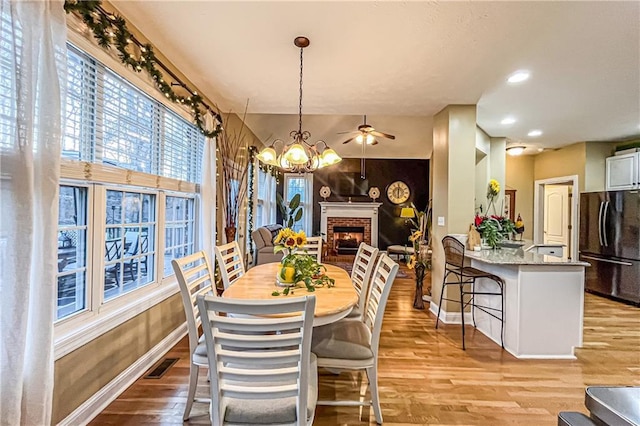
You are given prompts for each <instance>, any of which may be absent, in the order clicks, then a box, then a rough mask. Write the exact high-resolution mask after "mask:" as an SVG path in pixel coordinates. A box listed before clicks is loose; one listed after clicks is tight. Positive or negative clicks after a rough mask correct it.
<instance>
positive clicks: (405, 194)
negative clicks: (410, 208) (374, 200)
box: [387, 180, 411, 204]
mask: <svg viewBox="0 0 640 426" xmlns="http://www.w3.org/2000/svg"><path fill="white" fill-rule="evenodd" d="M409 195H411V190H410V189H409V187H408V186H407V184H406V183H404V182H402V181H401V180H398V181H395V182H393V183H392V184H391V185H389V186H388V187H387V197H388V198H389V201H391V202H392V203H394V204H401V203H404V202H406V201H407V200H408V199H409Z"/></svg>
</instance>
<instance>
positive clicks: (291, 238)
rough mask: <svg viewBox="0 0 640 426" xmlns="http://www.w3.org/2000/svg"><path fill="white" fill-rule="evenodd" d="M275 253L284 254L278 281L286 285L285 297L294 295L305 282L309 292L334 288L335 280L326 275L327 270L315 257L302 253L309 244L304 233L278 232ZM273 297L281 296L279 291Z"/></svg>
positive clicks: (287, 229)
mask: <svg viewBox="0 0 640 426" xmlns="http://www.w3.org/2000/svg"><path fill="white" fill-rule="evenodd" d="M273 242H274V248H273V252H274V253H279V252H284V253H285V255H284V256H283V257H282V260H281V261H280V268H279V270H278V275H277V278H278V281H279V282H280V283H282V284H285V285H286V287H285V289H284V290H283V291H282V293H283V294H284V295H288V294H293V292H294V290H293V289H294V287H296V286H297V284H298V283H300V282H303V283H304V285H305V287H306V289H307V291H315V289H316V287H322V286H327V287H333V286H334V285H335V280H334V279H333V278H330V277H329V276H327V275H326V270H327V268H326V267H324V266H323V265H320V264H319V263H318V262H317V261H316V257H315V256H310V255H308V254H306V253H300V250H304V246H305V245H306V244H307V236H306V234H305V233H304V231H299V232H295V231H293V229H291V228H284V229H281V230H280V232H278V235H277V236H276V238H275V239H274V241H273ZM272 295H273V296H279V295H280V292H279V291H274V292H273V293H272Z"/></svg>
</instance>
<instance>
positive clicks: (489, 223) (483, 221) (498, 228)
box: [474, 215, 516, 249]
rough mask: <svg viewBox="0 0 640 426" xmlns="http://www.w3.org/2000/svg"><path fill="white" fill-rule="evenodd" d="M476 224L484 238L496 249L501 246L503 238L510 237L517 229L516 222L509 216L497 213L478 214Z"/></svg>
mask: <svg viewBox="0 0 640 426" xmlns="http://www.w3.org/2000/svg"><path fill="white" fill-rule="evenodd" d="M474 225H475V227H476V230H477V231H478V232H479V233H480V236H481V237H482V239H483V240H484V241H485V242H486V243H487V245H488V246H489V247H491V248H494V249H495V248H498V247H499V246H500V242H501V241H502V240H504V239H509V236H510V235H512V234H513V233H515V230H516V227H515V224H514V223H513V222H512V221H511V220H510V219H509V218H508V217H504V216H497V215H491V216H480V215H476V217H475V219H474Z"/></svg>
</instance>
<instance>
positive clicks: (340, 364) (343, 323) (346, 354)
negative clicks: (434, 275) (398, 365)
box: [311, 254, 398, 424]
mask: <svg viewBox="0 0 640 426" xmlns="http://www.w3.org/2000/svg"><path fill="white" fill-rule="evenodd" d="M397 273H398V264H397V263H396V262H394V261H393V260H392V259H391V258H390V257H389V256H388V255H387V254H382V255H381V256H380V258H379V259H378V262H377V264H376V267H375V270H374V272H373V278H372V280H371V291H370V292H369V300H368V301H367V304H366V310H365V312H364V316H363V320H362V321H360V320H357V319H353V320H349V319H343V320H340V321H337V322H334V323H331V324H327V325H324V326H321V327H316V328H315V329H314V330H313V339H312V342H311V352H313V353H314V354H316V356H317V357H318V367H325V368H328V369H330V370H332V371H335V370H365V371H366V373H367V377H368V379H369V389H370V391H371V401H362V399H363V398H364V396H363V395H360V398H359V400H358V401H355V400H346V401H318V405H347V406H369V405H370V406H372V407H373V412H374V415H375V418H376V422H377V423H379V424H382V409H381V408H380V397H379V395H378V346H379V342H380V330H381V329H382V319H383V317H384V310H385V307H386V305H387V299H388V298H389V292H390V291H391V286H392V284H393V281H394V279H395V277H396V274H397Z"/></svg>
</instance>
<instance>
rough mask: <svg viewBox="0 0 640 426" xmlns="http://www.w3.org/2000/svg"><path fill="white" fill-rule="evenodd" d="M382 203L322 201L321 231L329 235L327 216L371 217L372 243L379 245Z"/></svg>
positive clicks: (374, 245)
mask: <svg viewBox="0 0 640 426" xmlns="http://www.w3.org/2000/svg"><path fill="white" fill-rule="evenodd" d="M381 205H382V203H349V202H346V203H344V202H328V201H321V202H320V232H322V233H323V234H324V235H328V232H327V218H329V217H335V218H364V219H367V218H368V219H371V245H372V246H373V247H378V208H379V207H380V206H381Z"/></svg>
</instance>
